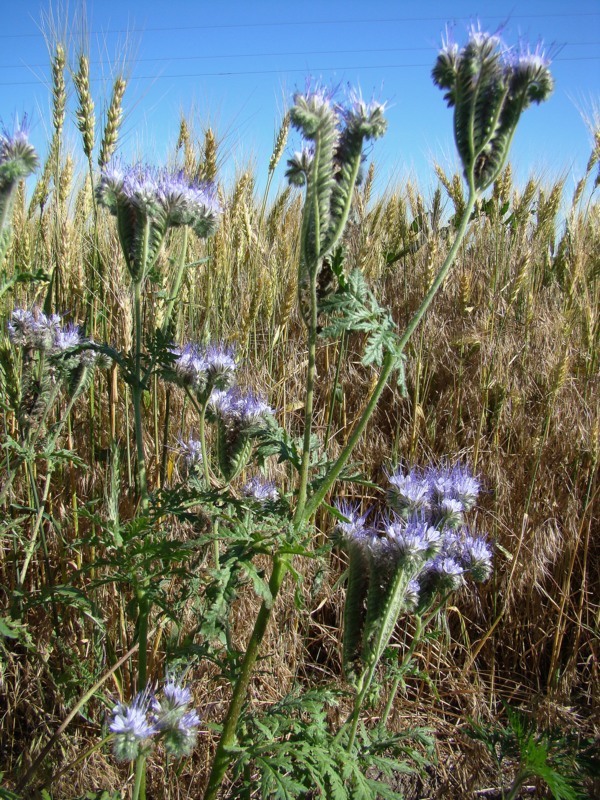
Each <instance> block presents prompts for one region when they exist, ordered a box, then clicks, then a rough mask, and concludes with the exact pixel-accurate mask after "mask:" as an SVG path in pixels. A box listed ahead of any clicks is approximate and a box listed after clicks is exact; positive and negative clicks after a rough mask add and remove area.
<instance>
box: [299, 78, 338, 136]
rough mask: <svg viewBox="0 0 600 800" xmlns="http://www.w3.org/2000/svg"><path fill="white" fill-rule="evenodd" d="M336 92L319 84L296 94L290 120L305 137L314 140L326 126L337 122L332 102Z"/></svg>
mask: <svg viewBox="0 0 600 800" xmlns="http://www.w3.org/2000/svg"><path fill="white" fill-rule="evenodd" d="M334 94H335V90H332V89H327V88H325V87H324V86H321V85H317V86H315V87H314V88H312V89H311V88H308V89H307V90H306V91H305V92H296V94H295V95H294V105H293V106H292V108H291V110H290V121H291V123H292V125H293V126H294V127H295V128H297V129H298V130H300V131H301V132H302V135H303V136H304V138H305V139H309V140H312V139H314V138H315V136H316V134H317V133H318V132H319V131H320V130H321V129H322V128H323V127H324V126H329V125H332V124H333V125H335V124H336V122H337V116H336V112H335V109H334V107H333V103H332V99H333V95H334Z"/></svg>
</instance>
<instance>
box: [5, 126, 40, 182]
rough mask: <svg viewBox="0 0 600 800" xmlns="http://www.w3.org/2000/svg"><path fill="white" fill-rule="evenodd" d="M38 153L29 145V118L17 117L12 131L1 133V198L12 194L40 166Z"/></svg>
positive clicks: (6, 130)
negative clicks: (20, 181) (18, 183)
mask: <svg viewBox="0 0 600 800" xmlns="http://www.w3.org/2000/svg"><path fill="white" fill-rule="evenodd" d="M38 163H39V162H38V157H37V153H36V152H35V149H34V148H33V146H32V145H31V144H30V143H29V125H28V122H27V117H26V116H23V118H22V119H21V120H20V121H19V119H18V118H17V117H15V122H14V125H13V129H12V131H9V130H8V129H7V128H6V127H4V126H3V127H2V132H1V133H0V197H2V196H6V195H7V194H10V193H11V192H12V190H13V188H14V187H15V186H16V184H17V182H18V181H19V180H21V179H22V178H26V177H27V176H28V175H31V173H32V172H34V171H35V170H36V169H37V166H38Z"/></svg>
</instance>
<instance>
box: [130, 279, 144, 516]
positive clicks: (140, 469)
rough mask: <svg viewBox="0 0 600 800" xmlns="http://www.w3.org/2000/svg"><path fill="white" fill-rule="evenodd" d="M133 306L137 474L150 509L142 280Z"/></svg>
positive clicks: (133, 394) (135, 290)
mask: <svg viewBox="0 0 600 800" xmlns="http://www.w3.org/2000/svg"><path fill="white" fill-rule="evenodd" d="M133 306H134V314H135V322H134V326H135V340H134V342H135V343H134V347H135V352H134V359H135V362H134V374H133V386H132V389H131V394H132V399H133V415H134V423H135V444H136V448H137V476H138V489H139V492H140V498H141V510H142V513H143V514H145V513H146V512H147V511H148V483H147V479H146V456H145V455H144V431H143V426H142V395H143V391H144V389H143V385H142V297H141V280H138V281H135V283H134V284H133Z"/></svg>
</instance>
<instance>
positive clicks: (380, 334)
mask: <svg viewBox="0 0 600 800" xmlns="http://www.w3.org/2000/svg"><path fill="white" fill-rule="evenodd" d="M341 278H342V279H341V281H340V287H339V288H338V290H337V291H336V292H335V293H334V294H332V295H330V296H329V297H327V298H326V299H325V300H323V301H322V302H321V305H320V310H321V311H323V312H324V313H326V314H327V315H328V317H329V319H328V324H327V325H326V326H325V327H324V328H323V329H322V331H321V335H322V336H323V337H339V336H341V334H342V333H343V332H345V331H361V332H363V333H365V334H366V342H365V348H364V355H363V357H362V363H363V364H364V365H365V366H369V365H372V366H377V367H381V365H382V363H383V358H384V356H385V355H386V353H391V354H393V355H394V363H395V368H396V369H397V370H398V375H399V376H398V385H399V386H401V387H404V356H403V355H402V352H401V351H400V350H399V348H398V334H397V333H396V324H395V322H394V320H393V319H392V316H391V315H390V313H389V311H387V310H386V309H384V308H382V307H381V306H380V305H379V303H378V302H377V300H376V298H375V295H374V294H373V292H372V291H371V289H369V287H368V286H367V283H366V281H365V278H364V276H363V274H362V272H361V271H360V270H354V271H353V272H351V273H350V275H349V276H348V278H347V279H346V278H344V277H343V276H341Z"/></svg>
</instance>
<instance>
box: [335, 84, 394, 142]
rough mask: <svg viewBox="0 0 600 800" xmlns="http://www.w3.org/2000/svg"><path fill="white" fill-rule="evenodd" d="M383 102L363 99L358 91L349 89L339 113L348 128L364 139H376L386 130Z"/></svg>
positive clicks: (384, 105)
mask: <svg viewBox="0 0 600 800" xmlns="http://www.w3.org/2000/svg"><path fill="white" fill-rule="evenodd" d="M385 108H386V104H385V103H380V102H379V101H377V100H374V99H371V100H370V101H369V102H367V101H366V100H364V99H363V96H362V94H361V92H360V91H358V90H356V89H350V91H349V93H348V103H347V104H346V105H345V106H343V107H342V108H341V114H342V116H343V118H344V120H345V122H346V125H347V127H348V130H349V131H350V132H351V133H352V134H355V135H358V136H361V137H363V138H364V139H378V138H379V137H380V136H383V134H384V133H385V132H386V130H387V120H386V118H385V116H384V114H385Z"/></svg>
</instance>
